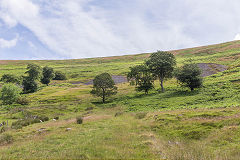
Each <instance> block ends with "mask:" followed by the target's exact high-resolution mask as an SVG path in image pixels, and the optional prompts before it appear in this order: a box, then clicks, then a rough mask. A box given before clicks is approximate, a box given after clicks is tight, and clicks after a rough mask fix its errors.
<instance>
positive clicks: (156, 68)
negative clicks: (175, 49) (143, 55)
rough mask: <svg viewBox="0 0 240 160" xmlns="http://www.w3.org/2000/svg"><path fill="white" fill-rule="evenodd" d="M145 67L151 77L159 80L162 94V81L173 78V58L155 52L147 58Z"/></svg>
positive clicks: (160, 52) (162, 52)
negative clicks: (151, 74)
mask: <svg viewBox="0 0 240 160" xmlns="http://www.w3.org/2000/svg"><path fill="white" fill-rule="evenodd" d="M146 65H147V66H148V68H149V69H150V71H151V72H152V73H153V75H154V76H156V77H157V78H158V79H159V81H160V85H161V89H162V92H164V87H163V82H164V80H166V79H168V78H172V76H173V70H174V67H175V65H176V59H175V56H174V55H173V54H172V53H169V52H165V51H157V52H155V53H153V54H152V55H151V56H150V57H149V59H148V60H147V61H146Z"/></svg>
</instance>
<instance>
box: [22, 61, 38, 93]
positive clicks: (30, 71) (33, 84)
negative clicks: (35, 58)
mask: <svg viewBox="0 0 240 160" xmlns="http://www.w3.org/2000/svg"><path fill="white" fill-rule="evenodd" d="M25 73H26V74H27V76H24V77H23V82H22V85H23V91H24V93H33V92H36V91H37V89H38V83H37V81H38V80H39V79H40V78H41V77H42V69H41V67H40V66H38V65H36V64H28V66H27V71H26V72H25Z"/></svg>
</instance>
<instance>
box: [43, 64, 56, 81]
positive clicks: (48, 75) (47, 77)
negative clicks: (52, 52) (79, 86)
mask: <svg viewBox="0 0 240 160" xmlns="http://www.w3.org/2000/svg"><path fill="white" fill-rule="evenodd" d="M42 75H43V76H42V79H41V82H42V83H43V84H46V85H48V84H49V83H50V82H51V80H52V79H53V78H54V77H55V74H54V71H53V68H50V67H48V66H45V67H44V68H43V73H42Z"/></svg>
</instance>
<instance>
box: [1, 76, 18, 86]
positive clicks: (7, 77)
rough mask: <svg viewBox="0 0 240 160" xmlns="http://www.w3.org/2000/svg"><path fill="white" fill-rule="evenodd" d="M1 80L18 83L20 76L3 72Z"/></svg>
mask: <svg viewBox="0 0 240 160" xmlns="http://www.w3.org/2000/svg"><path fill="white" fill-rule="evenodd" d="M1 81H2V82H4V83H15V84H20V82H21V80H20V77H17V76H15V75H13V74H4V75H3V76H2V78H1Z"/></svg>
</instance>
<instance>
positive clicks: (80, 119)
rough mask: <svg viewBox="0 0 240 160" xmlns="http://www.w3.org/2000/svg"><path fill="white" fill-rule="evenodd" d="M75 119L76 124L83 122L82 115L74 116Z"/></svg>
mask: <svg viewBox="0 0 240 160" xmlns="http://www.w3.org/2000/svg"><path fill="white" fill-rule="evenodd" d="M76 121H77V124H82V123H83V118H82V116H78V117H77V118H76Z"/></svg>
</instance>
